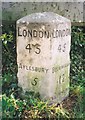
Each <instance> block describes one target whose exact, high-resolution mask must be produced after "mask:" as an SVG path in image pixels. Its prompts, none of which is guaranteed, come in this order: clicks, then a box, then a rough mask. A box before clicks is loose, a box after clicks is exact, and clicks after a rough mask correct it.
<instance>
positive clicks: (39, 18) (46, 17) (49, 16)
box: [17, 12, 70, 24]
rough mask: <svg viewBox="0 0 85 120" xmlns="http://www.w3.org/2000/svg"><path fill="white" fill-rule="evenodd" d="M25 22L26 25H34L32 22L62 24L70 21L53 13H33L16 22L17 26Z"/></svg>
mask: <svg viewBox="0 0 85 120" xmlns="http://www.w3.org/2000/svg"><path fill="white" fill-rule="evenodd" d="M25 22H27V23H34V22H36V23H37V22H38V23H39V22H40V23H41V22H46V23H48V22H50V23H52V22H53V23H55V22H58V23H62V22H70V20H69V19H67V18H65V17H62V16H60V15H58V14H56V13H53V12H43V13H33V14H30V15H27V16H25V17H23V18H21V19H19V20H17V24H18V23H25Z"/></svg>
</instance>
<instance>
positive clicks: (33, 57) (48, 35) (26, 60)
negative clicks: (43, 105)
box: [17, 12, 71, 102]
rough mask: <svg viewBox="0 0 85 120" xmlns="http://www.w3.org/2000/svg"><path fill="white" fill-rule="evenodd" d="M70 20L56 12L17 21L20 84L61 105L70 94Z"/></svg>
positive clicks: (25, 88) (35, 14)
mask: <svg viewBox="0 0 85 120" xmlns="http://www.w3.org/2000/svg"><path fill="white" fill-rule="evenodd" d="M70 42H71V22H70V20H68V19H66V18H64V17H62V16H59V15H57V14H55V13H52V12H44V13H34V14H31V15H29V16H26V17H23V18H21V19H19V20H18V21H17V64H18V74H17V76H18V82H19V86H21V87H22V88H23V90H24V91H28V90H29V91H31V90H32V91H34V92H39V93H40V96H41V98H42V99H43V100H44V99H47V100H50V101H52V102H61V101H62V100H63V99H64V98H65V97H67V96H68V94H69V69H70V56H69V52H70V44H71V43H70Z"/></svg>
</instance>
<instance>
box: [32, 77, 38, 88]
mask: <svg viewBox="0 0 85 120" xmlns="http://www.w3.org/2000/svg"><path fill="white" fill-rule="evenodd" d="M36 80H38V78H35V79H34V80H33V82H31V84H32V85H33V86H36V85H37V81H36Z"/></svg>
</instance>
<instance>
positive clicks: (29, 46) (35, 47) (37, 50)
mask: <svg viewBox="0 0 85 120" xmlns="http://www.w3.org/2000/svg"><path fill="white" fill-rule="evenodd" d="M26 49H27V50H28V51H29V53H31V51H33V50H34V52H35V53H36V54H40V52H41V49H40V45H39V44H35V45H34V44H27V46H26Z"/></svg>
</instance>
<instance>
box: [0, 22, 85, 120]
mask: <svg viewBox="0 0 85 120" xmlns="http://www.w3.org/2000/svg"><path fill="white" fill-rule="evenodd" d="M71 36H72V40H71V52H70V56H71V69H70V95H69V97H68V98H67V99H65V100H64V101H63V102H62V103H61V104H59V105H56V104H52V105H48V101H46V102H43V101H42V100H41V99H40V96H39V94H38V93H37V94H35V93H33V92H30V93H29V92H26V93H25V95H24V94H23V92H22V88H20V87H18V80H17V63H16V57H17V56H16V25H15V23H5V22H3V26H2V36H0V39H1V41H2V65H3V68H2V119H7V118H10V119H13V120H14V119H15V118H18V119H19V118H21V119H22V120H25V119H27V120H30V119H35V120H38V119H39V118H41V119H46V120H50V119H51V118H52V119H62V118H63V119H64V118H65V119H66V118H67V119H70V118H75V119H78V118H81V119H82V120H83V119H84V118H85V76H84V75H85V71H84V67H85V66H84V57H85V56H84V55H85V53H84V50H85V29H84V27H77V26H76V27H75V26H72V34H71Z"/></svg>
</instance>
